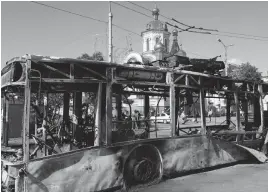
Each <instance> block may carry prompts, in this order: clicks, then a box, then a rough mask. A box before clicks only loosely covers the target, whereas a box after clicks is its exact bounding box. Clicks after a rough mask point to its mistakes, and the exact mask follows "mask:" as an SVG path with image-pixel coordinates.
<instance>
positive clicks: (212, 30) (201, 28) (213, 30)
mask: <svg viewBox="0 0 268 192" xmlns="http://www.w3.org/2000/svg"><path fill="white" fill-rule="evenodd" d="M127 2H129V3H130V4H132V5H135V6H137V7H140V8H142V9H144V10H146V11H150V12H151V10H150V9H148V8H146V7H143V6H141V5H139V4H136V3H133V2H130V1H127ZM159 15H160V16H162V17H163V18H165V19H168V20H171V21H173V22H176V23H178V24H180V25H183V26H185V27H188V29H182V28H180V27H178V26H176V25H172V24H170V23H169V22H166V23H167V24H168V25H171V26H173V27H175V28H178V29H180V30H181V31H180V32H183V31H187V32H192V33H200V32H197V31H189V29H198V30H203V31H211V32H218V33H226V34H232V35H241V36H245V38H244V37H239V36H230V35H229V36H227V35H223V34H217V35H219V36H226V37H235V38H242V39H243V38H244V39H252V40H259V41H262V39H256V38H265V39H266V38H268V37H266V36H257V35H249V34H243V33H234V32H226V31H219V30H217V29H206V28H203V27H195V26H190V25H187V24H185V23H183V22H180V21H178V20H176V19H174V18H169V17H167V16H165V15H163V14H159ZM204 34H209V33H204ZM211 35H214V34H212V33H211ZM246 37H256V38H246ZM263 41H266V40H263Z"/></svg>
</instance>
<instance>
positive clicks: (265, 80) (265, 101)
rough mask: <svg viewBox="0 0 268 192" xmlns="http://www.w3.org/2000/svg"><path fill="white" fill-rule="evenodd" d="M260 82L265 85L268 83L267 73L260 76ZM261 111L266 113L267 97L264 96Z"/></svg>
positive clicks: (267, 107)
mask: <svg viewBox="0 0 268 192" xmlns="http://www.w3.org/2000/svg"><path fill="white" fill-rule="evenodd" d="M262 80H263V81H264V82H265V83H268V71H267V72H266V75H264V76H262ZM263 109H264V111H268V95H266V96H265V97H264V99H263Z"/></svg>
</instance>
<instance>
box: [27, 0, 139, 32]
mask: <svg viewBox="0 0 268 192" xmlns="http://www.w3.org/2000/svg"><path fill="white" fill-rule="evenodd" d="M31 3H35V4H39V5H42V6H45V7H48V8H51V9H55V10H58V11H62V12H65V13H69V14H72V15H76V16H79V17H83V18H86V19H91V20H94V21H97V22H101V23H105V24H108V22H107V21H103V20H100V19H96V18H93V17H89V16H86V15H82V14H79V13H75V12H71V11H68V10H65V9H61V8H57V7H54V6H51V5H47V4H44V3H40V2H36V1H31ZM113 26H115V27H117V28H119V29H121V30H124V31H127V32H130V33H133V34H135V35H138V36H140V34H138V33H136V32H134V31H131V30H129V29H126V28H123V27H121V26H119V25H116V24H113Z"/></svg>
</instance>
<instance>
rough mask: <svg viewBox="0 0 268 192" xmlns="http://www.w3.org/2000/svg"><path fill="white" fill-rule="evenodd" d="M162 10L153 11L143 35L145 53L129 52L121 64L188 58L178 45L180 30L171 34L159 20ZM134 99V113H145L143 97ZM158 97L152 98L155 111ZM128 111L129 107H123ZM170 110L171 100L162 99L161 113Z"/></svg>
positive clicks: (152, 106) (160, 103) (151, 101)
mask: <svg viewBox="0 0 268 192" xmlns="http://www.w3.org/2000/svg"><path fill="white" fill-rule="evenodd" d="M159 12H160V10H159V9H158V8H157V7H156V8H154V9H153V11H152V15H153V16H154V20H152V21H150V22H149V23H148V24H147V25H146V29H145V31H143V32H142V33H141V35H142V39H143V42H142V46H143V52H142V53H138V52H135V51H132V50H131V51H129V53H128V54H126V56H125V57H124V58H123V59H122V60H121V61H118V62H119V63H141V64H148V63H151V62H154V61H157V60H163V59H164V58H165V57H168V56H171V55H179V56H186V52H185V51H184V50H182V49H181V47H180V46H179V44H178V38H177V37H178V30H177V29H174V30H173V31H172V33H170V32H169V30H168V27H167V24H166V23H165V22H162V21H160V20H159V19H158V16H159ZM171 34H172V36H173V41H172V43H170V35H171ZM131 99H134V100H135V101H134V103H133V104H132V108H133V109H131V110H132V111H134V110H139V111H140V112H141V113H143V104H144V103H143V102H144V99H143V97H138V96H131ZM159 99H160V98H159V97H158V96H154V97H150V106H151V108H152V109H155V108H156V106H157V103H158V101H159ZM123 107H124V109H126V110H127V108H128V107H127V106H126V105H124V106H123ZM168 109H169V98H166V99H164V98H163V99H161V100H160V101H159V111H158V112H159V113H161V112H162V111H168Z"/></svg>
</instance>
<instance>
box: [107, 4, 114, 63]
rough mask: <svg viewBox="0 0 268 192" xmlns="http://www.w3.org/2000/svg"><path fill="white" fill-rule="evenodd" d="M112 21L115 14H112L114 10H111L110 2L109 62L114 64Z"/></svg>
mask: <svg viewBox="0 0 268 192" xmlns="http://www.w3.org/2000/svg"><path fill="white" fill-rule="evenodd" d="M112 20H113V14H112V8H111V2H109V46H108V62H113V40H112V39H113V38H112V35H113V34H112V25H113V23H112Z"/></svg>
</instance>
